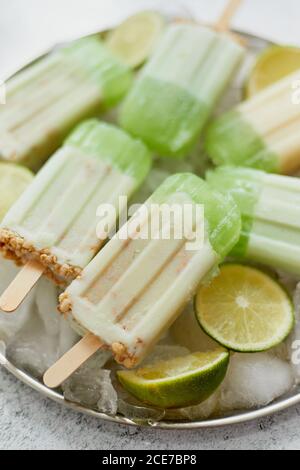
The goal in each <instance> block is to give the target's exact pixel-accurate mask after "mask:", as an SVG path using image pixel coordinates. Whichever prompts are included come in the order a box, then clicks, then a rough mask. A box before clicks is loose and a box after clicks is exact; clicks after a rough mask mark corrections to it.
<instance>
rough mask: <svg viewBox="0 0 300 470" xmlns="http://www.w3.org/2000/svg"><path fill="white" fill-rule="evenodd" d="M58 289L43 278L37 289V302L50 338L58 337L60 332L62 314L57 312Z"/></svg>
mask: <svg viewBox="0 0 300 470" xmlns="http://www.w3.org/2000/svg"><path fill="white" fill-rule="evenodd" d="M57 298H58V289H57V287H56V286H55V285H54V284H53V282H51V281H50V280H48V279H47V278H45V277H43V278H41V279H40V280H39V282H38V284H37V287H36V295H35V301H36V305H37V310H38V313H39V316H40V318H41V320H42V322H43V323H44V326H45V331H46V333H47V334H49V335H50V336H57V335H58V334H59V330H60V314H59V313H58V310H57V303H58V301H57Z"/></svg>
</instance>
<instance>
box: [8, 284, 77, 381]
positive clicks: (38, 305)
mask: <svg viewBox="0 0 300 470" xmlns="http://www.w3.org/2000/svg"><path fill="white" fill-rule="evenodd" d="M25 306H27V307H28V315H27V317H26V321H25V322H24V323H23V324H22V328H20V329H19V330H18V332H17V334H15V335H14V336H13V337H10V339H9V340H8V342H7V349H6V356H7V358H8V359H9V360H10V361H11V362H12V363H13V364H14V365H16V366H17V367H19V368H21V369H23V370H25V371H27V372H29V373H30V374H32V375H33V376H35V377H37V378H41V377H42V375H43V374H44V372H45V371H46V370H47V369H48V368H49V367H50V366H51V365H52V364H53V363H54V362H55V361H56V360H57V359H58V358H59V357H60V355H61V354H63V353H64V352H65V351H64V350H62V349H63V348H62V346H61V340H60V337H61V335H62V332H63V333H64V334H65V335H66V339H65V341H66V342H67V339H68V338H69V337H70V335H72V338H74V334H73V332H72V333H71V334H70V333H69V332H70V326H69V325H67V322H66V321H65V320H64V319H63V318H62V317H61V316H60V315H59V314H58V312H57V308H56V306H57V289H56V287H55V286H54V285H53V284H52V283H51V282H50V281H48V280H47V279H44V278H42V279H40V280H39V282H38V284H37V286H36V287H35V288H34V289H33V290H32V291H31V293H30V294H29V296H28V297H27V298H26V299H25V301H24V302H23V304H22V306H21V307H20V309H22V308H25ZM11 319H12V320H14V319H15V316H11ZM62 322H63V323H66V325H67V326H66V327H65V326H64V327H62V326H61V325H62ZM62 328H64V330H63V329H62ZM67 335H69V336H67ZM67 344H68V345H73V343H72V344H71V341H68V342H67Z"/></svg>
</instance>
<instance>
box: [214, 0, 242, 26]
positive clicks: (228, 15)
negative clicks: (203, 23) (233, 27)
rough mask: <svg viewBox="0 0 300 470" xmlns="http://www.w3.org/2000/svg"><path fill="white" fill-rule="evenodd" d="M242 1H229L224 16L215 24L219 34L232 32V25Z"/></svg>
mask: <svg viewBox="0 0 300 470" xmlns="http://www.w3.org/2000/svg"><path fill="white" fill-rule="evenodd" d="M241 1H242V0H229V1H228V3H227V5H226V8H225V9H224V11H223V13H222V15H221V16H220V18H219V19H218V21H217V23H216V24H215V26H214V27H215V29H216V30H217V31H219V32H228V31H230V23H231V20H232V18H233V17H234V14H235V13H236V10H237V9H238V8H239V6H240V4H241Z"/></svg>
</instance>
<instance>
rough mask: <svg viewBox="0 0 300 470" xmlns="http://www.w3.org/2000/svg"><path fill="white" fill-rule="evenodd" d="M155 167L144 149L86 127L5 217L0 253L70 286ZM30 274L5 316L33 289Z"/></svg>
mask: <svg viewBox="0 0 300 470" xmlns="http://www.w3.org/2000/svg"><path fill="white" fill-rule="evenodd" d="M150 166H151V157H150V154H149V151H148V149H146V147H145V146H144V144H143V143H142V142H140V141H138V140H136V139H133V138H132V137H130V136H129V135H127V134H126V133H125V132H124V131H122V130H120V129H118V128H116V127H114V126H112V125H109V124H105V123H101V122H98V121H97V120H94V119H92V120H88V121H85V122H83V123H81V124H80V125H79V126H78V127H77V128H76V129H75V130H74V131H73V132H72V133H71V135H70V136H69V137H68V138H67V139H66V141H65V143H64V145H63V147H62V148H61V149H60V150H58V151H57V152H56V153H55V154H54V155H53V156H52V157H51V158H50V159H49V161H48V162H47V163H46V165H45V166H44V167H43V168H42V169H41V170H40V172H39V173H38V174H37V176H36V177H35V179H34V181H33V182H32V184H31V185H30V186H29V187H28V189H27V190H26V191H25V192H24V193H23V194H22V196H21V197H20V199H19V200H18V201H17V202H16V203H15V204H14V206H13V207H12V208H11V209H10V210H9V212H8V213H7V215H6V216H5V218H4V220H3V222H2V224H1V226H0V250H1V251H2V253H3V254H4V256H6V257H9V258H12V259H13V260H14V261H15V262H16V263H17V264H25V265H26V266H27V268H28V267H29V268H30V269H29V272H30V273H31V274H32V275H33V276H34V273H35V274H36V275H37V276H38V277H39V276H40V275H41V274H42V273H44V274H46V275H47V276H49V277H50V278H52V279H53V281H54V282H56V283H57V284H60V285H66V284H68V283H69V282H70V281H71V280H73V279H74V278H75V277H76V276H77V275H79V274H80V273H81V271H82V269H83V268H84V267H85V265H86V264H87V263H88V262H89V261H90V260H91V259H92V257H93V256H94V255H95V253H96V252H97V251H98V250H99V248H100V247H101V245H102V244H103V243H104V241H105V238H106V232H107V235H108V233H109V231H110V229H113V228H114V224H115V223H116V219H117V218H118V215H119V214H120V212H121V211H122V204H123V206H124V204H125V200H124V198H123V199H122V200H120V199H119V198H120V196H127V197H130V196H131V195H132V194H133V192H134V191H135V189H136V188H137V187H138V186H139V185H140V184H141V182H142V181H143V179H144V178H145V177H146V175H147V173H148V171H149V169H150ZM104 203H105V204H110V205H111V206H112V208H113V209H114V210H113V211H110V218H109V220H107V227H106V229H105V228H104V227H103V230H102V232H101V233H100V232H99V230H98V223H99V219H98V217H97V215H96V213H97V208H98V207H101V205H103V204H104ZM96 229H97V230H96ZM104 229H105V230H104ZM26 266H25V268H24V270H25V271H24V272H23V274H22V275H23V279H21V280H20V279H18V280H17V281H16V282H17V284H18V285H19V287H18V288H17V286H16V285H12V286H11V288H10V289H9V291H8V292H7V291H6V293H4V294H3V295H2V297H1V299H0V305H1V308H2V309H3V310H6V309H7V308H8V307H9V308H10V307H11V304H12V305H13V307H15V303H16V302H17V298H18V295H19V294H18V292H19V291H20V290H21V292H23V290H24V289H25V287H24V285H26V284H27V283H28V282H29V283H30V282H31V281H30V280H29V279H30V275H29V279H28V270H27V269H26ZM33 282H36V281H35V279H33ZM20 284H21V285H20ZM25 291H26V289H25ZM11 297H13V298H12V299H11ZM21 300H22V299H21Z"/></svg>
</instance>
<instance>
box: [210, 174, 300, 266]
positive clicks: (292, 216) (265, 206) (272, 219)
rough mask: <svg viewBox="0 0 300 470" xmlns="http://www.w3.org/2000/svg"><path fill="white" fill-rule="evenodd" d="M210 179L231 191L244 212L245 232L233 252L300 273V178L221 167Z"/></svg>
mask: <svg viewBox="0 0 300 470" xmlns="http://www.w3.org/2000/svg"><path fill="white" fill-rule="evenodd" d="M207 181H208V183H209V184H210V185H211V186H212V187H213V188H216V189H217V188H219V189H221V190H222V191H224V192H225V193H226V194H227V193H229V194H231V195H232V196H233V198H234V199H235V201H236V203H237V205H238V206H239V209H240V211H241V214H242V234H241V238H240V240H239V242H238V244H237V245H236V246H235V248H234V250H233V252H232V254H233V255H235V256H238V257H242V258H247V259H250V260H254V261H257V262H260V263H264V264H267V265H270V266H273V267H274V268H279V269H282V270H284V271H287V272H289V273H292V274H296V275H300V179H298V178H293V177H290V176H279V175H272V174H268V173H265V172H263V171H259V170H253V169H247V168H238V167H219V168H218V169H217V170H215V171H211V172H209V173H208V174H207Z"/></svg>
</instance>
